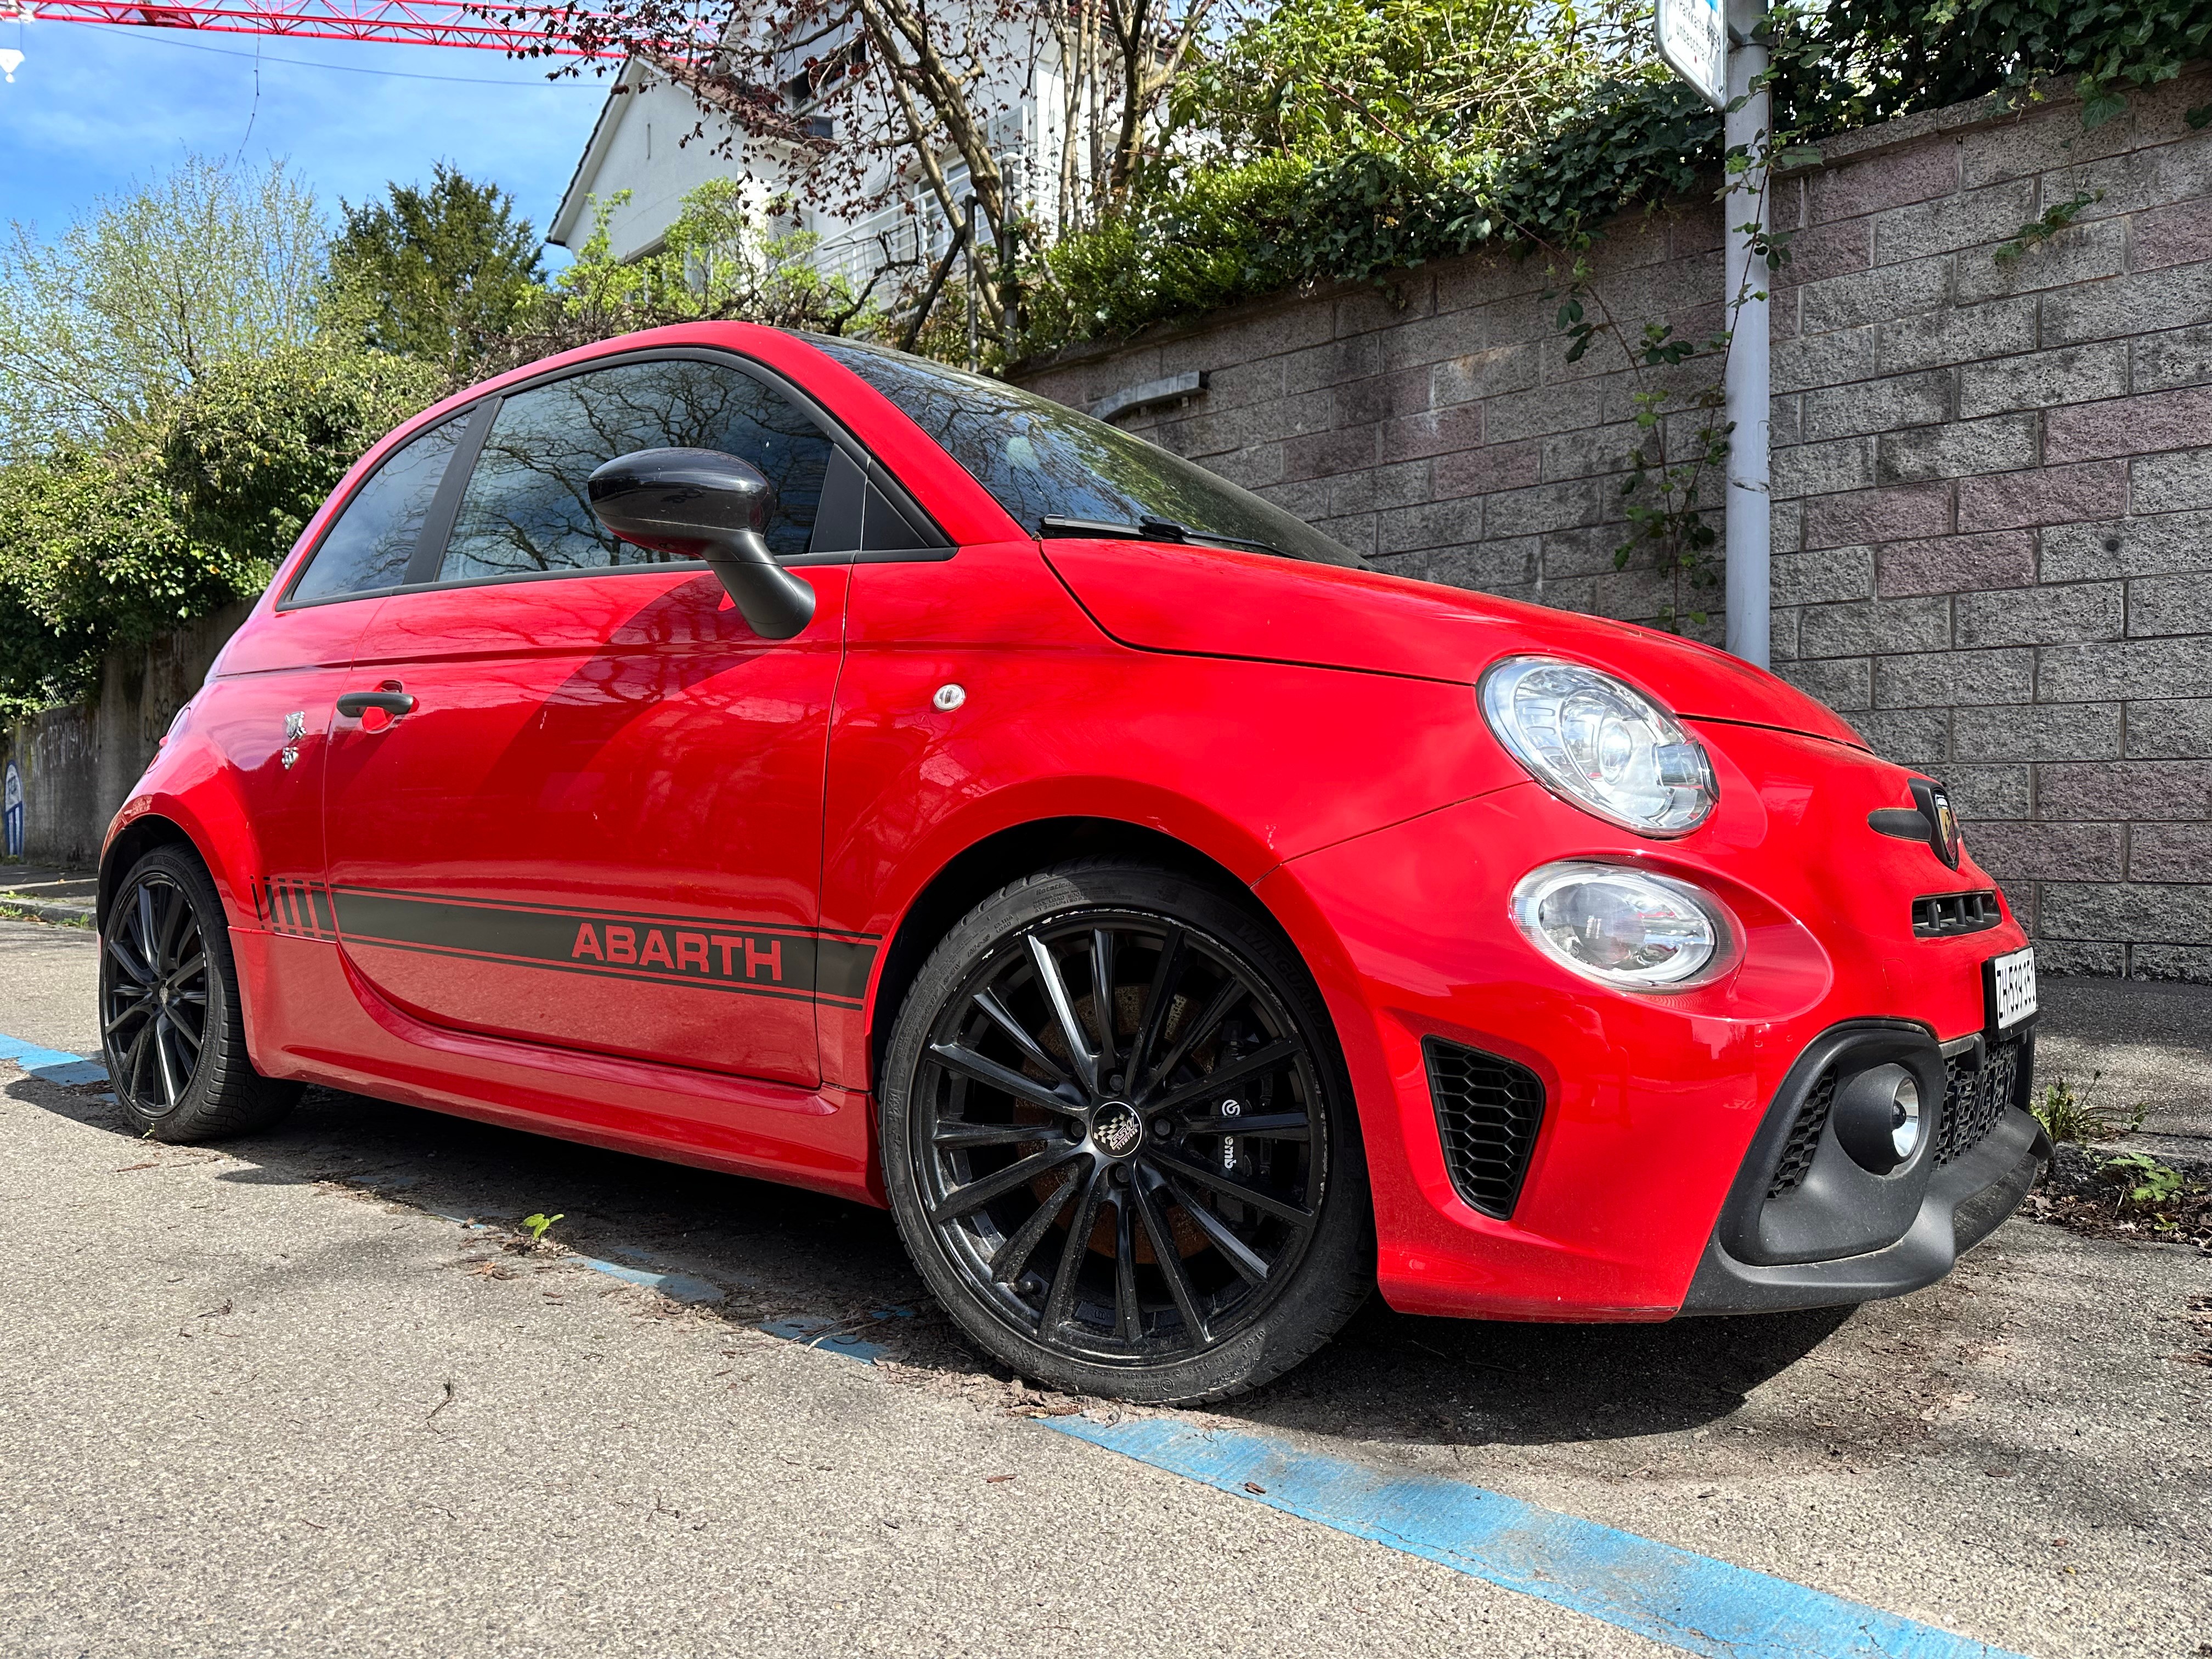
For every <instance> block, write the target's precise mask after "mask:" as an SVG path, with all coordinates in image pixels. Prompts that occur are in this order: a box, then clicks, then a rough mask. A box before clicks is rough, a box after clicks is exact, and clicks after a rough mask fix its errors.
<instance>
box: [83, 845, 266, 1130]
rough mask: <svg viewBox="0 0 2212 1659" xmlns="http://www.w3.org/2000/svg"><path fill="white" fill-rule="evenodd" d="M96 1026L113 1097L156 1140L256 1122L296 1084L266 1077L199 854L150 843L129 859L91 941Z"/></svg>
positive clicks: (258, 1125)
mask: <svg viewBox="0 0 2212 1659" xmlns="http://www.w3.org/2000/svg"><path fill="white" fill-rule="evenodd" d="M100 1030H101V1039H100V1041H101V1046H102V1047H103V1048H105V1050H106V1060H107V1075H108V1077H109V1079H110V1080H111V1081H112V1083H113V1085H114V1087H115V1099H116V1103H117V1104H118V1106H120V1107H121V1108H122V1109H123V1112H124V1115H125V1116H126V1117H128V1118H129V1119H130V1120H131V1122H132V1123H134V1124H135V1125H137V1127H139V1128H140V1129H142V1130H143V1131H144V1132H145V1133H148V1134H149V1135H151V1136H153V1137H154V1139H156V1140H168V1141H192V1140H213V1139H218V1138H219V1137H222V1136H224V1135H236V1134H248V1133H252V1132H253V1131H254V1130H257V1129H265V1128H267V1127H269V1126H270V1124H272V1123H274V1122H276V1120H277V1119H279V1118H281V1117H283V1115H284V1114H285V1113H287V1112H289V1111H290V1110H291V1109H292V1107H293V1105H294V1103H295V1102H297V1101H298V1099H299V1098H300V1094H301V1085H298V1084H296V1083H283V1082H279V1081H277V1080H276V1079H272V1078H265V1077H263V1076H262V1075H261V1074H260V1073H258V1072H257V1071H255V1070H254V1069H253V1066H252V1062H251V1061H250V1060H247V1058H246V1016H245V1010H244V1008H243V1006H241V1004H240V1000H239V995H238V969H237V965H236V963H234V961H233V960H232V957H231V954H230V931H229V927H228V922H227V921H226V919H225V917H224V915H223V909H222V899H221V898H219V897H218V896H216V890H215V884H214V883H213V882H212V881H210V880H209V879H208V873H207V871H206V869H205V868H204V866H202V865H201V863H200V861H199V860H198V859H197V858H195V857H194V856H193V855H192V854H191V852H189V851H188V850H186V849H185V848H182V847H177V846H166V847H156V848H154V849H153V850H152V851H151V852H149V853H148V854H146V855H145V857H143V858H142V859H140V860H138V862H137V864H135V865H133V866H131V873H130V874H129V875H128V876H126V877H125V878H124V881H123V884H122V886H120V887H119V888H118V889H117V890H116V894H115V902H113V903H112V905H111V906H110V907H109V908H108V913H107V921H106V927H104V928H103V929H102V930H101V933H100Z"/></svg>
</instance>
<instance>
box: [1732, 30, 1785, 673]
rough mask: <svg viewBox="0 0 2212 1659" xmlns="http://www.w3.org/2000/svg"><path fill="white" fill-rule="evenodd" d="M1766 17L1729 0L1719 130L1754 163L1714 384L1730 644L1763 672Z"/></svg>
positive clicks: (1738, 210) (1735, 192)
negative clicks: (1725, 452) (1720, 434)
mask: <svg viewBox="0 0 2212 1659" xmlns="http://www.w3.org/2000/svg"><path fill="white" fill-rule="evenodd" d="M1765 17H1766V7H1765V0H1729V12H1728V24H1729V54H1728V108H1727V113H1726V114H1725V115H1724V117H1723V126H1722V135H1723V143H1725V144H1726V146H1727V148H1728V149H1730V150H1734V149H1739V148H1741V149H1745V150H1747V152H1748V153H1749V154H1750V155H1752V157H1753V166H1752V167H1749V168H1748V169H1747V170H1746V171H1744V172H1742V173H1737V174H1736V175H1735V178H1734V179H1732V180H1731V182H1730V184H1729V191H1728V195H1727V197H1726V199H1725V201H1724V202H1723V215H1724V226H1725V230H1726V234H1727V238H1728V240H1727V243H1726V250H1727V251H1726V254H1725V256H1724V259H1725V266H1726V270H1727V280H1728V297H1729V305H1730V306H1731V307H1734V315H1733V316H1731V317H1729V319H1728V328H1729V352H1728V366H1727V368H1726V369H1725V370H1724V371H1723V376H1722V381H1721V389H1722V392H1723V397H1724V398H1725V404H1724V408H1723V414H1724V416H1725V418H1726V419H1727V420H1728V422H1729V425H1730V427H1731V428H1732V429H1731V431H1730V432H1729V459H1728V496H1727V511H1726V513H1725V514H1724V515H1723V524H1724V526H1725V534H1726V537H1727V548H1728V564H1727V581H1728V590H1727V599H1728V635H1727V643H1728V648H1729V651H1730V652H1731V653H1734V654H1735V655H1736V656H1739V657H1741V658H1742V659H1744V660H1745V661H1746V662H1750V663H1756V664H1758V665H1759V666H1760V667H1761V668H1764V667H1765V666H1767V663H1768V658H1769V654H1770V653H1769V645H1770V636H1771V621H1772V617H1771V600H1770V598H1769V592H1770V579H1771V573H1772V568H1773V549H1774V515H1773V496H1772V494H1771V491H1770V489H1768V476H1767V475H1768V452H1769V448H1770V445H1771V434H1770V432H1769V430H1768V410H1769V408H1770V402H1771V386H1772V382H1771V377H1770V376H1769V374H1768V354H1767V342H1768V333H1767V320H1766V291H1767V283H1768V282H1769V280H1770V279H1771V275H1772V273H1771V272H1770V271H1769V270H1767V267H1766V261H1765V258H1762V257H1760V255H1759V253H1758V252H1756V251H1755V248H1754V243H1755V242H1756V241H1758V240H1762V239H1763V238H1764V237H1765V233H1766V231H1767V230H1768V228H1770V226H1771V215H1770V213H1769V210H1768V201H1769V197H1768V195H1767V190H1766V172H1767V167H1766V157H1767V155H1768V153H1769V151H1770V149H1771V134H1772V129H1773V125H1774V124H1773V119H1772V100H1771V98H1769V96H1768V95H1767V90H1766V88H1765V86H1763V85H1760V86H1758V87H1756V88H1754V86H1753V82H1757V81H1759V78H1760V77H1761V76H1764V75H1765V73H1766V48H1765V46H1762V45H1760V44H1759V41H1758V40H1756V39H1755V38H1754V36H1755V35H1756V33H1757V31H1758V29H1759V25H1760V24H1761V23H1763V22H1764V21H1765ZM1739 296H1741V303H1739V302H1738V301H1739Z"/></svg>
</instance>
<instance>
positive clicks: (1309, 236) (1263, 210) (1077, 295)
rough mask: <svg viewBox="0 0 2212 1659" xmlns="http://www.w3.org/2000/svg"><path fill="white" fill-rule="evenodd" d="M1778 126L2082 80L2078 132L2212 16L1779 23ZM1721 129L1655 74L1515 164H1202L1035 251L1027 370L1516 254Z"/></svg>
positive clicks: (1954, 15) (2066, 0) (2005, 8)
mask: <svg viewBox="0 0 2212 1659" xmlns="http://www.w3.org/2000/svg"><path fill="white" fill-rule="evenodd" d="M1777 24H1778V27H1777V30H1776V40H1775V43H1774V52H1775V61H1776V80H1775V88H1774V91H1775V100H1776V107H1777V120H1776V125H1777V126H1778V128H1779V129H1780V130H1781V131H1782V132H1783V133H1784V135H1785V137H1786V136H1789V135H1792V134H1795V135H1797V136H1799V137H1813V138H1817V137H1820V136H1824V135H1826V134H1830V133H1833V132H1837V131H1844V130H1848V129H1850V128H1853V127H1857V126H1863V125H1867V124H1869V123H1870V122H1873V121H1877V120H1885V119H1888V118H1892V117H1894V116H1897V115H1900V114H1904V113H1907V112H1911V111H1913V110H1917V109H1926V108H1935V107H1941V106H1944V105H1947V104H1953V103H1958V102H1960V101H1963V100H1966V99H1969V98H1972V97H1977V96H1979V95H1981V94H1985V93H1989V92H1993V91H1997V90H2000V89H2002V88H2008V87H2010V88H2029V87H2032V86H2033V83H2035V82H2039V81H2041V80H2043V79H2045V78H2047V77H2049V76H2057V75H2069V74H2070V75H2078V76H2081V82H2080V83H2079V90H2080V91H2081V95H2082V99H2083V106H2082V112H2083V120H2084V123H2085V125H2091V126H2094V125H2098V124H2099V123H2100V122H2101V121H2103V120H2106V119H2108V118H2111V117H2112V115H2113V114H2115V113H2117V112H2118V110H2119V109H2120V108H2121V107H2123V106H2124V100H2123V98H2122V96H2121V94H2120V93H2119V92H2118V90H2116V88H2121V87H2124V86H2128V85H2144V84H2149V83H2153V82H2158V81H2161V80H2165V79H2168V78H2170V77H2171V76H2173V75H2175V74H2177V73H2179V70H2181V69H2182V67H2183V66H2184V65H2185V64H2188V63H2190V62H2191V61H2193V60H2196V59H2198V58H2203V57H2204V56H2206V55H2207V53H2208V52H2212V0H2163V3H2158V0H2154V3H2149V4H2141V3H2127V4H2123V3H2118V0H2087V3H2084V0H1983V3H1979V4H1972V3H1959V0H1933V3H1931V0H1912V3H1905V0H1835V3H1833V4H1832V5H1830V6H1828V7H1827V8H1826V9H1825V10H1823V11H1820V12H1800V13H1782V14H1778V18H1777ZM1720 127H1721V123H1720V118H1719V117H1718V116H1717V115H1716V114H1715V113H1714V112H1712V111H1711V109H1709V108H1708V107H1707V106H1705V104H1704V103H1703V102H1701V101H1700V100H1699V99H1698V98H1697V97H1696V96H1695V95H1694V94H1692V93H1691V92H1690V91H1689V90H1688V88H1686V87H1684V86H1683V85H1681V83H1680V82H1678V81H1676V80H1674V78H1673V77H1672V76H1666V75H1662V74H1660V73H1658V72H1656V71H1650V70H1646V71H1644V72H1640V73H1638V74H1636V75H1633V76H1625V77H1623V78H1621V79H1620V80H1616V81H1613V82H1609V83H1607V84H1606V85H1604V86H1602V87H1601V88H1599V89H1598V90H1597V92H1596V93H1595V94H1594V95H1593V96H1592V97H1591V98H1590V99H1589V100H1587V101H1586V102H1585V103H1584V104H1583V106H1582V107H1581V108H1579V109H1577V110H1576V111H1574V112H1571V114H1570V115H1568V116H1567V117H1566V118H1564V119H1562V120H1561V121H1560V123H1559V126H1558V128H1557V130H1556V131H1555V132H1554V133H1553V137H1550V138H1549V139H1548V140H1547V141H1546V142H1544V143H1541V144H1538V145H1535V146H1534V147H1532V148H1530V149H1526V150H1523V151H1522V152H1521V153H1519V154H1516V155H1510V156H1504V157H1500V156H1496V155H1482V156H1474V157H1467V156H1461V155H1454V154H1452V153H1451V152H1450V151H1449V149H1429V150H1425V151H1401V152H1393V153H1390V154H1379V153H1357V154H1351V155H1343V156H1340V157H1337V158H1334V159H1331V160H1328V161H1320V162H1307V161H1293V160H1279V159H1278V160H1269V161H1259V162H1254V163H1250V164H1248V165H1244V166H1222V167H1199V168H1196V169H1194V170H1193V171H1191V172H1190V173H1188V174H1187V175H1186V176H1185V178H1184V179H1183V180H1182V182H1181V183H1180V184H1179V185H1176V187H1174V188H1171V189H1170V190H1168V191H1164V192H1163V193H1162V194H1160V195H1158V196H1157V197H1153V198H1152V200H1150V201H1149V202H1147V203H1146V204H1143V205H1142V206H1141V207H1139V209H1137V210H1135V211H1133V212H1132V213H1130V214H1128V215H1127V216H1122V217H1120V218H1117V219H1115V220H1111V221H1109V222H1107V223H1105V224H1103V225H1102V226H1100V227H1099V228H1097V229H1094V230H1091V231H1087V232H1084V233H1081V234H1076V235H1073V236H1069V237H1066V238H1065V239H1063V240H1060V242H1059V243H1057V244H1056V245H1054V246H1053V247H1051V248H1050V249H1048V250H1047V251H1046V252H1045V253H1044V255H1043V257H1042V270H1041V271H1040V272H1039V273H1038V280H1036V282H1034V283H1032V284H1031V285H1030V291H1029V301H1030V307H1029V315H1028V318H1027V325H1026V330H1025V333H1024V352H1025V354H1026V355H1029V356H1039V355H1042V354H1043V353H1045V352H1048V351H1050V350H1053V349H1056V348H1058V347H1060V346H1064V345H1068V344H1072V343H1077V342H1079V341H1084V340H1092V339H1112V338H1118V337H1126V336H1127V335H1129V334H1132V333H1134V332H1135V331H1138V330H1139V329H1141V328H1143V327H1145V326H1146V325H1149V324H1152V323H1156V322H1161V321H1164V320H1167V319H1172V318H1176V317H1182V316H1189V315H1194V314H1198V313H1204V312H1206V311H1210V310H1213V309H1215V308H1217V307H1221V306H1225V305H1229V304H1231V303H1234V302H1235V301H1239V300H1244V299H1250V298H1256V297H1258V296H1260V295H1267V294H1273V293H1279V292H1281V291H1283V290H1285V289H1293V288H1297V287H1299V286H1301V285H1303V284H1306V283H1321V282H1331V281H1375V280H1381V279H1386V278H1387V277H1388V276H1389V274H1390V273H1392V272H1395V271H1400V270H1407V269H1408V268H1410V267H1413V266H1415V265H1419V264H1422V263H1423V262H1425V261H1426V260H1430V259H1435V258H1444V257H1449V256H1450V255H1454V254H1462V253H1466V252H1470V251H1472V250H1473V249H1474V248H1475V247H1477V246H1482V245H1492V246H1504V247H1511V248H1516V249H1518V250H1522V251H1526V250H1528V249H1529V248H1532V247H1534V246H1540V245H1542V244H1547V243H1549V244H1553V245H1559V244H1565V243H1567V242H1570V241H1571V240H1574V239H1575V238H1577V237H1578V236H1582V235H1586V234H1595V232H1596V231H1598V230H1599V229H1600V228H1601V227H1602V226H1603V225H1604V223H1605V222H1607V220H1609V219H1611V218H1613V217H1614V216H1616V215H1618V214H1620V213H1621V212H1623V211H1625V210H1628V209H1631V208H1634V207H1638V206H1653V205H1656V204H1659V203H1661V202H1664V201H1666V200H1668V199H1669V198H1672V197H1678V196H1680V195H1683V194H1686V193H1687V192H1689V191H1693V190H1695V189H1697V188H1699V186H1700V185H1705V186H1707V187H1710V186H1711V185H1712V184H1713V183H1715V182H1717V178H1718V174H1719V169H1720V166H1721V161H1722V155H1721V143H1720Z"/></svg>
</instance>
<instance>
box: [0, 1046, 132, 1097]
mask: <svg viewBox="0 0 2212 1659" xmlns="http://www.w3.org/2000/svg"><path fill="white" fill-rule="evenodd" d="M0 1060H14V1061H15V1064H17V1065H18V1066H21V1067H22V1068H23V1069H24V1070H25V1071H26V1072H27V1073H30V1074H31V1075H32V1076H33V1077H34V1078H36V1079H39V1081H40V1082H41V1083H60V1084H66V1085H71V1086H74V1085H77V1084H80V1083H105V1082H106V1081H107V1067H106V1066H103V1065H101V1064H100V1062H99V1061H98V1060H87V1059H86V1058H85V1057H84V1056H83V1055H82V1054H65V1053H64V1052H63V1051H62V1050H61V1049H59V1048H40V1047H39V1045H38V1044H37V1043H35V1042H24V1041H22V1040H21V1038H20V1037H11V1036H0Z"/></svg>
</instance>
